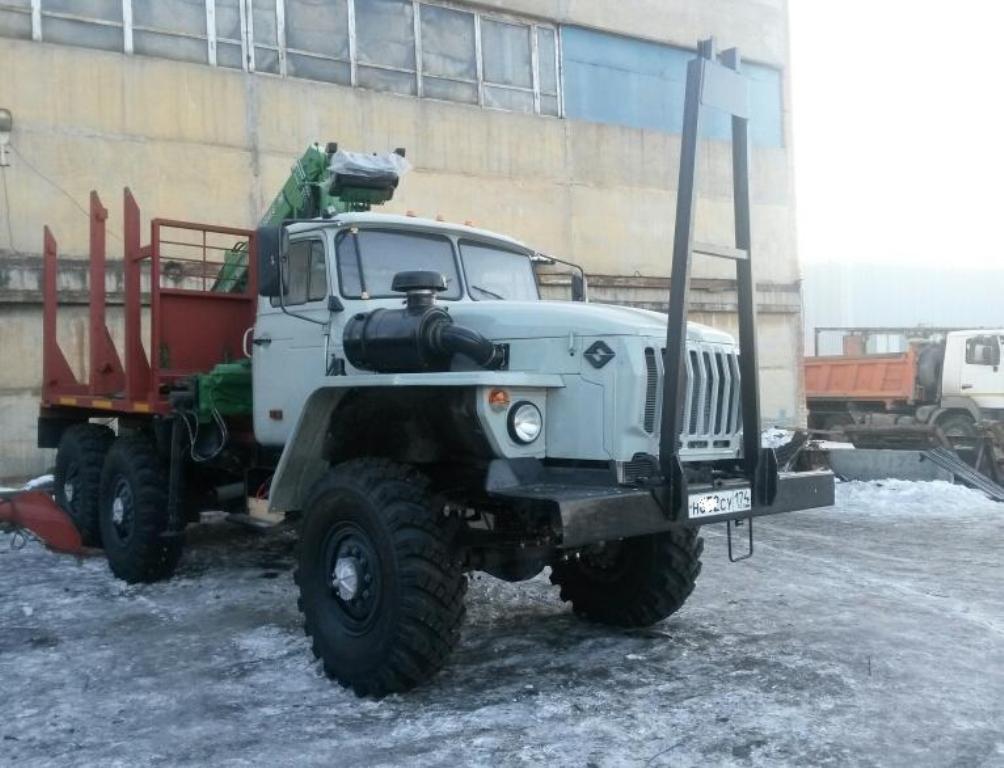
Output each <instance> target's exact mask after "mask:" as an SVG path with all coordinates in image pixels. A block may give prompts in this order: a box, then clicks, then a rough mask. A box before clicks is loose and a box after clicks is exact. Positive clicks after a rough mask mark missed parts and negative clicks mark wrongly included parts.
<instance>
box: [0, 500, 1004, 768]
mask: <svg viewBox="0 0 1004 768" xmlns="http://www.w3.org/2000/svg"><path fill="white" fill-rule="evenodd" d="M838 500H839V503H838V506H837V507H836V508H835V509H833V510H829V511H818V512H802V513H796V514H791V515H785V516H782V517H780V518H776V519H768V520H764V521H757V523H756V534H757V554H756V556H755V557H754V558H753V559H752V560H751V561H747V562H745V563H741V564H738V565H730V564H729V563H728V561H727V559H726V557H725V540H724V538H723V535H722V532H721V531H720V530H719V528H720V526H716V527H714V528H711V529H708V530H707V532H706V537H707V539H708V546H707V549H706V553H705V554H706V559H705V567H704V572H703V574H702V576H701V579H700V581H699V583H698V587H697V589H696V590H695V592H694V594H693V596H692V597H691V599H690V601H689V602H688V604H687V605H686V607H685V608H684V609H683V610H682V611H681V612H680V613H679V614H677V615H676V616H674V617H672V618H671V619H669V620H668V621H666V622H664V623H662V624H661V625H659V626H656V627H654V628H652V629H649V630H645V631H630V632H625V631H617V630H612V629H607V628H602V627H595V626H589V625H585V624H582V623H580V622H578V621H576V620H575V619H574V618H573V617H572V616H571V615H570V614H569V612H568V610H567V609H566V608H565V607H564V606H562V605H561V604H560V603H559V602H558V600H557V596H556V594H555V590H554V589H552V588H551V587H550V586H549V585H548V584H547V582H546V580H545V579H544V578H538V579H536V580H534V581H532V582H529V583H526V584H521V585H508V584H503V583H501V582H497V581H494V580H492V579H490V578H488V577H482V578H479V579H477V580H476V581H475V582H474V583H473V585H472V589H471V594H470V597H469V606H470V614H469V620H468V623H467V625H466V631H465V633H464V637H463V642H462V645H461V646H460V648H459V649H458V652H457V653H456V654H455V656H454V658H453V662H452V664H451V665H450V667H449V668H448V669H447V670H446V671H445V672H444V673H443V674H441V675H440V676H439V677H438V678H437V679H436V680H435V681H434V683H433V684H431V685H429V686H427V687H425V688H424V689H421V690H419V691H417V692H415V693H413V694H409V695H407V696H395V697H391V698H389V699H386V700H384V701H382V702H372V701H360V700H358V699H356V698H355V697H354V696H353V695H351V694H349V693H347V692H345V691H343V690H342V689H341V688H339V687H338V686H337V685H333V684H331V683H329V682H328V681H327V680H326V679H324V678H323V676H321V675H320V674H319V672H318V669H317V665H316V664H315V663H314V662H313V661H312V658H311V656H310V652H309V650H308V647H307V644H306V642H305V641H304V637H303V635H302V632H301V630H300V619H299V617H298V615H297V612H296V605H295V594H294V590H293V585H292V583H291V580H290V569H291V566H292V561H291V541H290V538H289V536H288V535H287V534H281V535H279V534H272V535H271V536H269V537H264V538H263V537H261V536H258V535H253V534H250V533H246V532H243V531H234V530H233V529H231V528H229V527H227V526H226V525H214V526H201V527H200V528H198V529H196V530H195V531H193V534H192V536H191V538H192V540H193V541H192V544H191V547H190V549H189V551H188V554H187V555H186V558H185V560H184V561H183V564H182V568H181V572H180V574H179V576H178V577H177V578H176V579H175V580H173V581H171V582H169V583H166V584H158V585H152V586H142V587H128V586H126V585H124V584H122V583H120V582H117V581H115V580H114V579H113V578H112V577H111V575H110V574H109V573H108V571H107V568H106V566H105V564H104V562H103V561H102V560H100V559H91V560H86V561H84V562H82V563H78V562H77V561H75V560H73V559H70V558H65V557H58V556H55V555H51V554H49V553H47V552H45V551H44V550H42V549H41V548H39V547H38V546H37V545H29V546H28V547H27V548H26V549H24V550H21V551H11V550H10V549H9V547H8V542H9V537H6V539H5V538H4V537H0V578H2V582H0V583H2V585H3V587H2V593H0V764H3V765H18V766H34V765H60V766H63V765H101V766H110V765H123V766H138V765H151V764H152V765H167V764H183V765H199V766H201V765H214V766H239V765H269V766H284V765H297V766H299V765H326V766H368V765H386V766H398V765H451V766H455V765H469V764H470V765H491V766H516V765H571V766H607V765H616V766H620V765H625V766H667V765H673V766H689V765H729V764H735V765H792V764H803V765H805V764H811V765H882V766H889V765H902V766H927V765H930V766H942V765H959V766H971V765H1004V590H1002V588H1001V587H1002V584H1004V578H1002V577H1004V565H1002V558H1001V553H1002V542H1004V536H1002V534H1001V522H1002V521H1004V505H996V504H993V503H991V502H989V501H986V500H985V499H984V498H983V497H982V496H980V495H978V494H976V493H975V492H973V491H968V490H966V489H963V488H959V487H955V486H949V485H945V484H912V483H904V482H899V481H887V482H885V483H882V484H875V483H871V484H864V483H847V484H842V485H840V486H839V487H838Z"/></svg>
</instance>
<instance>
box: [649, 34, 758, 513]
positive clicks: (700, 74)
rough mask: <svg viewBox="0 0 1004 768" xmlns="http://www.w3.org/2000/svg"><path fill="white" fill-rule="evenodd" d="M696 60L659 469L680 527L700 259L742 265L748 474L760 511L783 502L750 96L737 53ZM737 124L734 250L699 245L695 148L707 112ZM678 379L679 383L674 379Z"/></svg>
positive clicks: (683, 160)
mask: <svg viewBox="0 0 1004 768" xmlns="http://www.w3.org/2000/svg"><path fill="white" fill-rule="evenodd" d="M697 53H698V55H697V58H695V59H693V60H692V61H690V63H689V64H688V65H687V90H686V101H685V104H684V112H683V138H682V146H681V152H680V179H679V185H678V188H677V204H676V230H675V233H674V237H673V264H672V272H671V275H670V286H669V327H668V330H667V337H666V353H665V358H664V361H663V362H664V366H663V369H664V371H665V376H664V377H663V389H662V398H663V400H662V405H663V407H662V425H661V434H660V440H659V465H660V468H661V470H662V476H663V478H665V481H666V483H667V487H666V489H665V496H664V501H663V506H664V508H665V509H666V511H667V513H668V514H670V515H672V516H673V517H674V518H675V519H677V520H684V519H686V516H687V507H688V504H687V496H688V491H687V480H686V476H685V474H684V472H683V465H682V463H681V461H680V454H679V450H680V447H681V444H680V425H681V424H683V419H684V414H683V405H684V402H685V400H686V398H685V392H686V381H687V379H686V376H687V373H686V372H687V369H686V354H687V352H686V348H687V297H688V293H689V289H690V261H691V256H692V254H694V253H701V254H705V255H708V256H715V257H718V258H728V259H732V260H733V261H735V263H736V282H737V285H738V310H739V375H740V400H741V406H742V420H743V459H742V474H743V475H744V476H745V477H746V478H747V479H748V480H749V482H750V486H751V488H752V492H753V499H754V503H755V504H758V505H762V506H770V505H771V504H772V503H773V501H774V498H775V496H776V494H777V484H778V468H777V458H776V456H775V455H774V451H773V450H772V449H769V448H767V449H763V448H761V447H760V394H759V376H758V371H757V348H756V347H757V345H756V295H755V286H754V283H753V270H752V264H751V257H750V250H751V245H752V237H751V233H750V185H749V143H750V142H749V92H748V86H747V83H746V80H745V78H744V77H743V76H742V75H741V74H740V68H741V60H740V57H739V52H738V50H737V49H735V48H731V49H729V50H727V51H724V52H723V53H722V54H721V57H720V58H721V61H720V62H719V61H718V59H717V57H716V54H715V42H714V39H713V38H712V39H708V40H702V41H701V42H700V43H699V44H698V49H697ZM708 107H710V108H712V109H717V110H720V111H723V112H726V113H728V114H729V115H731V117H732V179H733V209H734V213H735V245H734V246H720V245H709V244H705V243H696V242H695V241H694V211H695V208H696V203H697V147H698V140H699V137H700V127H701V121H702V117H703V114H702V113H703V110H704V109H705V108H708ZM674 371H675V372H676V373H675V375H674V373H673V372H674Z"/></svg>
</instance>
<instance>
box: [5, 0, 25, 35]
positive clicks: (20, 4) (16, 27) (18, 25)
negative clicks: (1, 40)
mask: <svg viewBox="0 0 1004 768" xmlns="http://www.w3.org/2000/svg"><path fill="white" fill-rule="evenodd" d="M0 37H15V38H17V37H19V38H21V39H22V40H30V39H31V0H0Z"/></svg>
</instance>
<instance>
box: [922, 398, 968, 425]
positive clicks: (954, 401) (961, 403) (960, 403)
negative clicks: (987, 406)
mask: <svg viewBox="0 0 1004 768" xmlns="http://www.w3.org/2000/svg"><path fill="white" fill-rule="evenodd" d="M949 411H965V412H966V413H968V414H969V415H970V416H972V417H973V421H979V420H980V418H981V417H980V408H979V406H978V405H976V403H975V402H974V401H973V399H972V398H969V397H965V396H962V395H947V396H945V397H942V398H941V407H940V408H938V409H937V410H936V411H935V412H934V413H932V414H931V416H930V418H929V419H928V421H927V423H928V424H937V423H938V419H940V418H941V417H942V416H944V415H945V414H946V413H948V412H949Z"/></svg>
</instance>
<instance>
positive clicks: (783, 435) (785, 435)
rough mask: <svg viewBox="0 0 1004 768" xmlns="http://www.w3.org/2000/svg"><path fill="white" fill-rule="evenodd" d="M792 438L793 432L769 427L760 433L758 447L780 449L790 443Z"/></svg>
mask: <svg viewBox="0 0 1004 768" xmlns="http://www.w3.org/2000/svg"><path fill="white" fill-rule="evenodd" d="M794 437H795V432H794V431H793V430H790V429H779V428H778V427H770V428H769V429H765V430H764V431H763V432H761V433H760V445H761V446H762V447H764V448H780V447H781V446H782V445H787V444H788V443H790V442H791V441H792V438H794Z"/></svg>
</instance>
